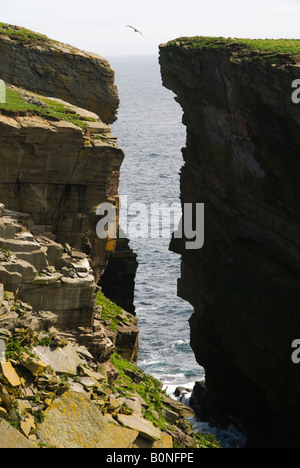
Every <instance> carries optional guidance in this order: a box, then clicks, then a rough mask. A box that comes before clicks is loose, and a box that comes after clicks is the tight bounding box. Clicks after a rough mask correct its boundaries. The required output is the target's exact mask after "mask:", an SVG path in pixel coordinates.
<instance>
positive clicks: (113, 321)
mask: <svg viewBox="0 0 300 468" xmlns="http://www.w3.org/2000/svg"><path fill="white" fill-rule="evenodd" d="M97 305H101V307H102V310H101V320H104V321H105V322H107V323H108V324H109V325H108V326H109V328H110V329H111V330H113V331H117V325H119V324H120V323H121V322H122V321H123V320H124V317H123V316H124V313H123V309H122V308H121V307H119V306H117V305H116V304H114V303H113V302H112V301H110V300H109V299H108V298H107V297H105V296H104V294H103V293H102V292H101V291H99V292H98V294H97Z"/></svg>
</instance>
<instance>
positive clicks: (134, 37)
mask: <svg viewBox="0 0 300 468" xmlns="http://www.w3.org/2000/svg"><path fill="white" fill-rule="evenodd" d="M0 6H1V18H0V21H2V22H6V23H11V24H17V25H19V26H24V27H27V28H29V29H33V30H35V31H37V32H41V33H43V34H46V35H47V36H50V37H51V38H53V39H57V40H59V41H62V42H66V43H68V44H72V45H74V46H77V47H79V48H82V49H85V50H88V51H92V52H96V53H99V54H100V55H103V56H104V57H109V56H115V55H140V54H145V55H146V54H157V51H158V45H159V44H160V43H163V42H167V41H168V40H171V39H175V38H176V37H180V36H195V35H199V36H225V37H249V38H266V37H269V38H282V37H284V38H294V39H299V38H300V31H299V29H300V28H299V24H300V0H247V1H244V0H180V1H178V0H151V1H143V0H111V1H108V0H106V1H103V0H80V1H79V0H50V1H49V0H48V1H43V0H0ZM127 24H129V25H133V26H135V27H136V28H137V29H139V30H141V31H142V32H143V34H144V38H143V37H142V36H140V35H139V34H137V33H135V32H134V31H132V30H131V29H128V28H125V25H127Z"/></svg>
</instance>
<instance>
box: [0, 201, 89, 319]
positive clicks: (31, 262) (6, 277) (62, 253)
mask: <svg viewBox="0 0 300 468" xmlns="http://www.w3.org/2000/svg"><path fill="white" fill-rule="evenodd" d="M31 231H32V232H33V233H34V234H32V232H31ZM0 279H1V282H2V283H3V285H4V289H5V290H6V291H9V292H12V293H13V294H17V295H18V297H19V299H21V300H22V301H24V302H26V303H28V304H30V306H31V307H32V310H33V311H35V312H38V311H45V312H46V311H51V313H53V314H55V315H56V316H57V320H56V322H57V325H58V326H60V327H66V326H67V327H76V326H91V324H92V323H93V319H94V306H95V299H96V283H95V278H94V274H93V271H92V268H91V266H90V263H89V260H88V258H87V256H86V255H85V254H83V253H82V252H79V251H76V250H75V249H72V248H71V247H70V246H67V245H66V246H65V247H64V246H62V245H61V244H58V243H57V242H55V241H54V240H52V239H51V238H48V237H47V236H46V235H45V232H44V230H43V229H42V228H41V227H40V226H35V225H34V223H33V221H32V219H31V218H30V216H29V215H26V214H24V213H17V212H12V211H9V210H5V208H4V206H3V205H0ZM6 320H8V322H7V324H9V322H10V321H11V320H13V316H11V315H9V316H6ZM0 322H1V317H0ZM4 326H5V323H3V321H2V327H4Z"/></svg>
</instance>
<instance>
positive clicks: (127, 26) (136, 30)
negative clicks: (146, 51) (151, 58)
mask: <svg viewBox="0 0 300 468" xmlns="http://www.w3.org/2000/svg"><path fill="white" fill-rule="evenodd" d="M125 27H126V28H131V29H133V30H134V32H137V33H139V34H140V35H141V36H143V37H144V35H143V34H142V33H141V31H139V30H138V29H136V28H134V27H133V26H129V25H126V26H125Z"/></svg>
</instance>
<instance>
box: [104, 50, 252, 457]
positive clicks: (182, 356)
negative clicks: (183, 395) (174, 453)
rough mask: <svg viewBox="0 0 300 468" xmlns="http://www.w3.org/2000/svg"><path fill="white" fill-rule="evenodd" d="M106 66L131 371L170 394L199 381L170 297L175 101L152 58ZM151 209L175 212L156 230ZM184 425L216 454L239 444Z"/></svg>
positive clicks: (184, 317) (185, 329) (177, 132)
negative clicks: (119, 157) (128, 266)
mask: <svg viewBox="0 0 300 468" xmlns="http://www.w3.org/2000/svg"><path fill="white" fill-rule="evenodd" d="M108 60H109V62H110V65H111V67H112V68H113V70H114V71H115V83H116V85H117V87H118V91H119V97H120V106H119V110H118V120H117V121H116V122H115V123H114V124H113V125H112V126H111V128H112V133H114V134H115V135H116V136H117V137H118V144H119V146H121V148H122V149H123V150H124V153H125V158H124V162H123V164H122V167H121V177H120V187H119V194H120V197H121V200H122V208H121V214H122V216H121V217H122V221H121V227H122V228H123V230H124V231H125V232H126V233H127V234H128V238H129V239H130V247H131V248H132V249H133V250H134V252H136V253H137V256H138V257H137V260H138V264H139V266H138V269H137V274H136V279H135V308H136V315H137V318H138V325H139V329H140V337H139V360H138V367H140V368H141V369H143V370H144V371H145V372H147V373H148V374H150V375H152V376H153V377H155V378H157V379H159V380H160V381H161V382H162V383H163V386H164V388H165V389H166V391H167V392H168V393H169V395H170V396H173V395H174V391H175V389H176V388H177V387H179V386H181V387H185V388H189V389H192V388H193V386H194V383H195V382H196V381H199V380H202V379H204V378H205V371H204V369H203V368H202V367H201V366H200V365H199V364H198V363H197V362H196V360H195V356H194V353H193V351H192V349H191V347H190V327H189V318H190V317H191V315H192V313H193V308H192V307H191V305H190V304H189V303H188V302H187V301H185V300H183V299H181V298H179V297H178V296H177V281H178V278H180V262H181V258H180V256H179V255H177V254H175V253H174V252H171V251H170V250H169V244H170V239H171V233H172V232H173V231H174V228H175V229H176V228H177V225H176V223H177V221H178V216H179V215H180V213H178V211H177V210H178V206H179V207H180V203H179V200H180V181H179V178H180V169H181V167H182V166H183V164H184V161H183V158H182V152H181V149H182V147H184V146H185V142H186V127H185V126H184V125H183V124H182V115H183V112H182V109H181V107H180V105H179V104H178V103H177V102H176V101H175V99H174V97H175V95H174V94H173V92H172V91H170V90H168V89H166V88H165V87H164V86H163V85H162V79H161V74H160V66H159V59H158V55H150V56H120V57H116V56H114V57H109V58H108ZM157 205H160V206H165V207H167V209H169V213H171V214H172V213H173V211H174V212H176V216H174V217H173V216H170V222H169V223H166V225H164V227H163V226H160V228H159V225H158V226H157V225H155V223H154V221H153V218H154V217H153V215H152V213H154V212H157ZM173 208H174V210H173V211H172V209H173ZM155 210H156V211H155ZM122 222H123V225H122ZM162 223H163V222H162V221H161V224H162ZM154 225H155V226H156V229H155V228H154V227H153V226H154ZM168 226H169V228H168ZM168 231H169V232H168ZM185 403H186V404H188V401H187V400H186V401H185ZM191 423H192V424H193V426H194V429H195V430H196V431H197V430H201V431H202V432H210V433H214V434H215V436H216V439H217V440H220V442H221V445H222V447H224V448H227V447H228V448H233V447H234V448H238V447H240V445H241V444H242V443H243V435H242V434H240V433H239V432H238V431H236V429H235V428H230V429H229V430H226V431H225V430H223V429H222V428H218V427H214V428H212V427H210V426H209V425H208V424H206V423H202V422H200V421H198V420H197V418H192V419H191Z"/></svg>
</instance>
